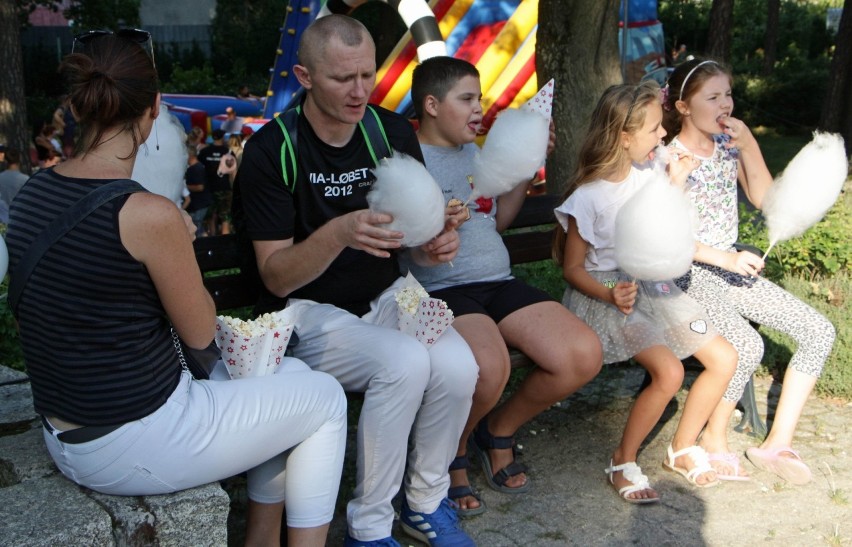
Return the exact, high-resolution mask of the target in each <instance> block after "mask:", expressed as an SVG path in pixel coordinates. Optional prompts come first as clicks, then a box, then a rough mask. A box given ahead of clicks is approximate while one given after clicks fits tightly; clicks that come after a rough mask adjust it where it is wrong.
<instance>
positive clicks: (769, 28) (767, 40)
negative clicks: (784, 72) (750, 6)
mask: <svg viewBox="0 0 852 547" xmlns="http://www.w3.org/2000/svg"><path fill="white" fill-rule="evenodd" d="M780 14H781V0H766V36H764V39H763V71H762V74H763V75H764V76H769V75H771V74H772V71H773V70H775V59H776V57H777V54H778V23H779V18H780Z"/></svg>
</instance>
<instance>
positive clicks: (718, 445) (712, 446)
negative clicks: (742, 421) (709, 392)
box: [701, 399, 748, 477]
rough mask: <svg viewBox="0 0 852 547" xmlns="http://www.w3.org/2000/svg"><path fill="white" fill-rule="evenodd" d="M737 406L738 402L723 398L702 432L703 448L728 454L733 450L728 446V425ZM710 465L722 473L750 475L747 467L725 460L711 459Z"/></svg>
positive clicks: (741, 475) (709, 452)
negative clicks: (746, 469) (736, 465)
mask: <svg viewBox="0 0 852 547" xmlns="http://www.w3.org/2000/svg"><path fill="white" fill-rule="evenodd" d="M736 408H737V403H735V402H732V401H727V400H725V399H722V400H721V401H719V404H718V405H716V408H715V409H714V410H713V414H711V415H710V419H709V420H708V421H707V427H706V428H705V429H704V433H702V434H701V448H703V449H704V450H705V451H707V453H708V454H714V453H715V454H727V453H730V452H731V449H730V447H728V425H729V424H730V423H731V415H732V414H733V413H734V410H736ZM710 465H712V466H713V469H715V470H716V472H717V473H720V474H722V475H733V474H734V473H736V474H737V475H738V476H740V477H748V473H746V471H745V469H743V468H742V467H739V468H735V467H734V465H732V464H731V463H730V462H727V461H725V460H718V459H717V460H711V461H710Z"/></svg>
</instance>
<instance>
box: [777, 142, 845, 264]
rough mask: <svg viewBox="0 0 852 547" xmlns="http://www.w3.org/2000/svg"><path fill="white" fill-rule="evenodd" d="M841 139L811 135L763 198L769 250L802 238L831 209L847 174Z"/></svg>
mask: <svg viewBox="0 0 852 547" xmlns="http://www.w3.org/2000/svg"><path fill="white" fill-rule="evenodd" d="M847 169H848V167H847V164H846V152H845V151H844V148H843V137H841V136H840V135H838V134H836V133H821V132H819V131H815V132H814V138H813V140H811V142H809V143H808V144H806V145H805V146H804V147H803V148H802V149H801V150H800V151H799V153H798V154H796V156H795V157H794V158H793V159H792V160H790V163H788V164H787V168H786V169H784V172H783V173H782V174H781V175H780V176H779V177H777V178H776V179H775V182H774V183H773V184H772V186H770V187H769V190H768V191H767V192H766V196H764V198H763V216H764V217H765V218H766V225H767V227H768V228H769V248H768V249H767V250H766V254H764V255H763V258H766V256H767V255H768V254H769V251H770V250H771V249H772V247H773V246H774V245H775V244H776V243H778V242H779V241H786V240H788V239H791V238H794V237H797V236H800V235H802V233H804V232H805V230H807V229H808V228H810V227H811V226H813V225H814V224H816V223H817V222H819V221H820V220H821V219H822V217H823V216H825V213H827V212H828V210H829V209H831V206H832V205H834V202H835V201H836V200H837V196H838V195H839V194H840V190H841V189H842V188H843V182H844V181H845V180H846V174H847Z"/></svg>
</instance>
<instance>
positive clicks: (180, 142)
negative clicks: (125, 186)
mask: <svg viewBox="0 0 852 547" xmlns="http://www.w3.org/2000/svg"><path fill="white" fill-rule="evenodd" d="M157 143H159V146H160V149H159V150H157ZM186 167H187V165H186V132H185V131H184V128H183V126H182V125H181V123H180V121H179V120H178V119H177V118H176V117H175V116H174V115H173V114H171V113H169V111H168V109H167V108H166V107H165V106H160V115H159V116H158V117H157V119H156V120H154V128H152V129H151V134H150V135H148V140H146V141H145V143H144V144H143V145H142V146H140V147H139V152H138V153H137V154H136V162H135V163H134V164H133V174H132V175H131V176H130V178H132V179H133V180H135V181H136V182H138V183H139V184H141V185H142V186H144V187H145V189H146V190H148V191H149V192H153V193H155V194H159V195H161V196H164V197H166V198H168V199H169V200H171V201H174V202H175V203H180V202H181V200H182V193H183V189H184V187H185V186H186V184H185V182H184V176H185V174H186Z"/></svg>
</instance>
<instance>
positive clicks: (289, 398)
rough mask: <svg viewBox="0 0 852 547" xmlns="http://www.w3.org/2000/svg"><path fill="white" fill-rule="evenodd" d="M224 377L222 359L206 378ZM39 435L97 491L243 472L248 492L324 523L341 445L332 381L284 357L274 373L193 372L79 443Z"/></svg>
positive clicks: (292, 514) (155, 490)
mask: <svg viewBox="0 0 852 547" xmlns="http://www.w3.org/2000/svg"><path fill="white" fill-rule="evenodd" d="M223 375H224V377H225V378H227V372H226V371H225V370H224V364H222V363H221V361H220V363H219V364H218V366H217V369H216V370H215V371H214V377H219V378H221V377H223ZM56 433H58V432H54V433H51V432H49V431H48V430H47V429H46V428H45V430H44V438H45V442H46V443H47V448H48V450H49V451H50V454H51V456H52V457H53V460H54V461H55V462H56V465H57V466H58V467H59V469H60V470H61V471H62V473H63V474H65V475H66V476H67V477H68V478H70V479H71V480H73V481H74V482H76V483H78V484H81V485H83V486H86V487H88V488H91V489H92V490H96V491H98V492H103V493H105V494H116V495H127V496H141V495H154V494H165V493H169V492H174V491H176V490H182V489H185V488H191V487H194V486H198V485H201V484H206V483H209V482H213V481H217V480H221V479H225V478H228V477H231V476H234V475H237V474H239V473H242V472H243V471H246V470H248V496H249V499H251V500H253V501H256V502H259V503H278V502H281V501H284V500H286V502H287V524H288V526H292V527H296V528H308V527H314V526H319V525H322V524H325V523H327V522H330V521H331V518H332V516H333V514H334V505H335V502H336V499H337V491H338V487H339V484H340V472H341V469H342V466H343V455H344V450H345V443H346V397H345V396H344V394H343V390H342V389H341V388H340V385H339V384H338V382H337V381H335V380H334V378H332V377H331V376H328V375H326V374H319V373H317V372H314V371H312V370H310V369H309V368H308V367H306V366H305V364H304V363H301V362H299V361H298V360H296V359H292V358H287V359H285V361H284V362H283V363H282V365H281V367H280V368H279V370H278V372H277V373H276V374H274V375H272V376H265V377H259V378H243V379H239V380H224V381H214V380H203V381H198V380H194V379H192V376H191V375H190V374H189V372H187V371H184V373H183V375H182V376H181V379H180V383H179V384H178V386H177V388H176V389H175V391H174V393H172V395H171V397H169V399H168V401H167V402H166V403H165V404H164V405H163V406H161V407H160V408H159V409H157V410H156V411H155V412H153V413H152V414H150V415H149V416H146V417H145V418H142V419H141V420H137V421H135V422H130V423H127V424H125V425H123V426H122V427H121V428H119V429H117V430H115V431H113V432H112V433H109V434H108V435H105V436H103V437H101V438H99V439H95V440H93V441H89V442H86V443H81V444H67V443H63V442H61V441H59V440H58V439H57V438H56V437H55V436H54V435H55V434H56Z"/></svg>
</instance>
